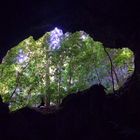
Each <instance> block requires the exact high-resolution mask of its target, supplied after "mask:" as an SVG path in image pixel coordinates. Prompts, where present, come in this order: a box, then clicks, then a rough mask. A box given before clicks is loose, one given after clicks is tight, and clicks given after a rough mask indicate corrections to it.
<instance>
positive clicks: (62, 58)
mask: <svg viewBox="0 0 140 140" xmlns="http://www.w3.org/2000/svg"><path fill="white" fill-rule="evenodd" d="M49 37H50V33H46V34H45V35H44V36H43V37H41V38H40V39H38V40H36V41H35V40H34V39H33V37H29V38H27V39H25V40H23V41H22V42H21V43H19V44H18V45H17V46H15V47H13V48H12V49H11V50H9V51H8V53H7V55H6V56H5V57H4V58H3V62H2V64H0V94H1V95H2V97H3V99H4V101H5V102H10V107H11V109H12V110H15V109H19V108H21V107H23V106H26V105H29V106H37V105H38V104H39V103H40V96H44V97H45V99H46V100H47V101H48V102H50V101H51V102H54V103H58V104H59V103H60V102H61V100H62V98H63V97H64V96H66V95H67V94H69V93H71V92H76V91H78V90H83V89H85V88H88V87H89V86H90V85H92V84H95V83H101V84H103V85H104V86H105V87H106V88H107V89H108V90H110V91H112V90H113V88H112V78H111V77H113V80H114V81H113V82H114V83H115V89H117V88H119V87H120V86H121V85H122V84H123V83H124V81H125V80H126V78H127V77H128V76H130V75H131V74H132V72H133V70H134V64H133V59H134V56H133V53H132V51H131V50H129V49H127V48H123V49H109V48H107V49H106V50H107V52H108V54H109V56H110V58H111V61H112V63H113V72H112V73H113V75H111V65H110V63H111V62H110V60H109V57H108V55H107V53H106V52H105V50H104V46H103V44H102V43H100V42H98V41H94V40H93V39H92V38H91V37H90V36H89V35H87V34H86V33H84V32H82V31H80V32H75V33H73V34H69V35H68V36H66V37H64V38H63V39H62V40H61V47H60V48H59V49H56V50H55V49H54V50H52V49H50V47H49V42H48V39H49ZM82 37H84V38H82ZM20 57H21V58H22V59H21V60H20ZM23 59H24V60H23Z"/></svg>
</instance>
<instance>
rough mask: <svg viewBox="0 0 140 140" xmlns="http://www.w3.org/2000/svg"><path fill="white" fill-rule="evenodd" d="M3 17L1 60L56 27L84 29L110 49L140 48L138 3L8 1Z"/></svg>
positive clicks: (122, 0)
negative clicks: (33, 38)
mask: <svg viewBox="0 0 140 140" xmlns="http://www.w3.org/2000/svg"><path fill="white" fill-rule="evenodd" d="M0 17H1V22H0V28H1V31H0V37H1V39H0V46H1V50H0V60H1V59H2V58H3V57H4V55H5V54H6V52H7V50H8V49H9V48H11V47H13V46H14V45H16V44H17V43H19V42H20V41H21V40H23V39H24V38H26V37H28V36H29V35H33V36H34V37H35V38H38V37H39V36H41V35H43V33H45V32H46V31H50V30H51V29H53V28H54V27H55V26H57V27H59V28H61V29H63V30H64V31H69V32H74V31H77V30H84V31H86V32H87V33H89V34H90V35H91V36H93V38H94V39H95V40H99V41H101V42H103V43H104V45H105V46H106V47H115V48H118V47H129V48H131V49H132V50H134V51H137V50H138V49H139V40H140V27H139V23H140V12H139V5H138V3H136V2H135V1H133V2H128V1H125V0H86V1H83V2H82V1H73V0H71V1H64V0H59V1H55V0H46V1H45V0H42V1H37V2H35V1H33V0H30V1H27V0H21V1H17V0H14V1H8V0H7V1H3V2H1V5H0Z"/></svg>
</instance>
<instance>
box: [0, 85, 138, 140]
mask: <svg viewBox="0 0 140 140" xmlns="http://www.w3.org/2000/svg"><path fill="white" fill-rule="evenodd" d="M124 96H127V95H125V94H123V95H120V94H119V93H117V94H112V95H106V93H105V91H104V88H103V86H102V85H93V86H92V87H90V88H89V89H86V90H84V91H81V92H78V93H73V94H70V95H68V96H67V97H65V98H64V100H63V101H62V104H61V105H60V107H59V109H57V110H56V111H54V112H52V113H48V114H46V115H43V114H42V113H40V112H38V111H36V110H35V109H32V108H28V107H25V108H23V109H20V110H18V111H15V112H11V113H10V114H8V117H6V118H4V119H3V121H2V122H0V123H2V124H4V125H0V129H1V130H2V131H0V138H3V140H16V139H20V140H66V139H67V140H71V139H74V140H76V139H80V140H102V139H108V140H112V139H113V140H132V139H133V140H139V139H140V125H139V124H140V121H139V117H140V113H139V109H138V110H137V109H136V110H135V111H134V112H131V113H130V111H131V110H127V106H125V104H127V101H126V97H125V98H124Z"/></svg>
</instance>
